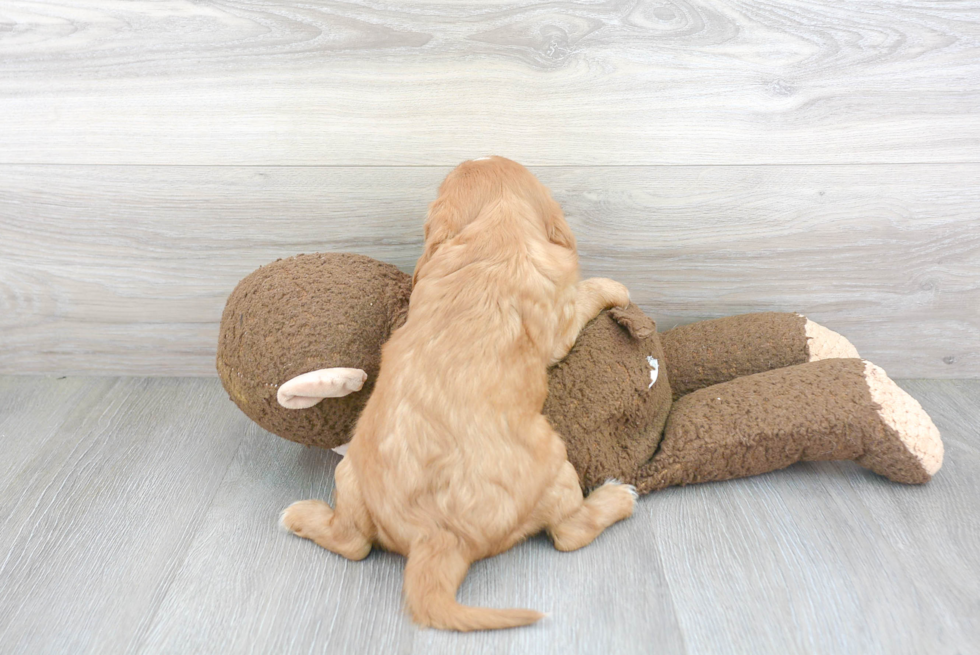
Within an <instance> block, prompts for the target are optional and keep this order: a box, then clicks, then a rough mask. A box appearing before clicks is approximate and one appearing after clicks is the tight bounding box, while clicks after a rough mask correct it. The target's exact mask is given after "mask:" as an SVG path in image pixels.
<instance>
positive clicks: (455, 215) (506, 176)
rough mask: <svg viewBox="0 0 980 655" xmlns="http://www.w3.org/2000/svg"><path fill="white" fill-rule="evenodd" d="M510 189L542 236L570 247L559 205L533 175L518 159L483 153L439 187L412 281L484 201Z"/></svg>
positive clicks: (570, 237)
mask: <svg viewBox="0 0 980 655" xmlns="http://www.w3.org/2000/svg"><path fill="white" fill-rule="evenodd" d="M505 193H513V194H515V195H517V196H518V197H520V198H521V199H522V200H524V201H526V202H527V203H528V204H529V205H530V206H531V208H532V209H533V211H534V214H535V217H534V218H535V220H537V221H539V223H540V227H541V230H542V233H543V235H544V236H545V238H546V239H547V240H548V241H550V242H551V243H555V244H558V245H560V246H562V247H564V248H569V249H574V248H575V237H574V236H573V235H572V231H571V229H570V228H569V227H568V223H566V222H565V215H564V213H562V210H561V206H560V205H559V204H558V203H557V202H555V200H554V199H553V198H552V197H551V193H550V192H549V191H548V189H547V187H545V186H544V185H543V184H541V182H539V181H538V178H536V177H534V175H532V174H531V171H529V170H527V169H526V168H524V167H523V166H521V165H520V164H518V163H517V162H515V161H511V160H510V159H506V158H504V157H484V158H481V159H473V160H470V161H465V162H463V163H462V164H460V165H459V166H457V167H456V168H455V169H453V171H452V172H451V173H449V175H447V176H446V179H445V180H443V182H442V185H441V186H440V187H439V195H438V197H437V198H436V199H435V201H434V202H433V203H432V204H431V205H429V213H428V215H427V216H426V219H425V249H424V251H423V253H422V256H421V257H420V258H419V261H418V263H416V265H415V276H414V277H413V279H412V281H413V283H414V282H415V281H416V280H417V279H418V276H419V273H420V271H421V270H422V267H423V266H424V265H425V263H426V262H428V261H429V259H431V258H432V255H433V254H434V253H435V252H436V250H438V248H439V246H441V245H442V244H443V243H445V242H446V241H449V240H450V239H452V238H453V237H455V236H456V235H458V234H459V233H460V232H462V230H463V228H465V227H466V226H467V225H469V224H470V223H471V222H473V221H474V220H475V219H476V217H477V216H479V214H480V212H481V211H482V210H483V208H484V207H485V206H487V205H488V204H489V203H491V202H493V201H494V200H497V199H499V198H501V197H502V196H503V195H504V194H505Z"/></svg>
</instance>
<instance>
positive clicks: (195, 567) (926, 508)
mask: <svg viewBox="0 0 980 655" xmlns="http://www.w3.org/2000/svg"><path fill="white" fill-rule="evenodd" d="M900 384H901V386H902V387H903V388H905V389H906V390H907V391H909V392H910V393H911V394H912V395H913V396H915V397H916V398H917V399H919V400H920V402H921V403H922V405H923V406H924V407H925V409H926V410H927V411H928V412H929V413H930V414H931V415H932V417H933V419H934V420H935V422H936V424H937V426H938V427H939V429H940V430H941V431H942V433H943V439H944V442H945V444H946V460H945V464H944V467H943V469H942V470H941V471H940V472H939V473H938V475H937V476H936V477H935V478H934V479H933V480H932V481H931V482H930V483H929V484H927V485H924V486H919V487H910V486H903V485H897V484H894V483H891V482H888V481H887V480H884V479H882V478H879V477H877V476H875V475H873V474H871V473H869V472H867V471H865V470H864V469H861V468H860V467H858V466H857V465H854V464H852V463H831V462H817V463H808V464H799V465H794V466H792V467H790V468H788V469H786V470H783V471H778V472H775V473H771V474H768V475H763V476H758V477H754V478H748V479H744V480H735V481H728V482H721V483H709V484H703V485H692V486H689V487H683V488H673V489H668V490H665V491H662V492H657V493H655V494H652V495H649V496H645V497H643V498H642V499H641V500H640V501H639V503H638V505H637V510H636V512H635V514H634V516H633V517H632V518H631V519H629V520H627V521H624V522H622V523H620V524H617V525H616V526H614V527H612V528H610V529H609V530H608V531H607V532H606V533H604V534H603V535H602V536H601V537H600V538H599V539H598V540H597V541H596V542H595V543H594V544H592V545H590V546H588V547H587V548H585V549H583V550H581V551H578V552H575V553H560V552H558V551H556V550H554V549H553V548H552V547H551V545H550V543H549V542H548V541H547V540H546V539H544V538H535V539H532V540H530V541H528V542H526V543H524V544H521V545H519V546H518V547H516V548H514V549H513V550H511V551H509V552H507V553H505V554H504V555H501V556H499V557H495V558H492V559H490V560H485V561H483V562H479V563H477V564H476V565H474V567H473V569H472V570H471V572H470V575H469V576H468V577H467V579H466V581H465V583H464V585H463V587H462V589H461V590H460V594H459V598H460V600H461V601H463V602H466V603H473V604H481V605H488V606H524V607H534V608H537V609H541V610H546V611H550V612H551V616H550V618H548V619H546V620H544V621H543V622H541V623H539V624H537V625H535V626H533V627H530V628H525V629H519V630H509V631H502V632H495V633H479V634H470V635H459V634H447V633H443V632H439V631H433V630H417V629H416V628H415V627H413V626H412V624H411V623H410V622H409V621H408V619H407V617H406V616H405V614H404V613H403V611H402V609H401V607H402V606H401V598H400V588H401V578H402V570H403V568H404V562H403V560H402V558H400V557H398V556H394V555H391V554H387V553H383V552H374V553H372V554H371V556H370V557H368V558H367V559H366V560H364V561H362V562H347V561H346V560H344V559H342V558H340V557H339V556H336V555H333V554H332V553H328V552H327V551H324V550H323V549H320V548H318V547H317V546H315V545H314V544H312V543H310V542H308V541H303V540H300V539H297V538H296V537H294V536H292V535H289V534H287V533H284V532H282V531H281V530H279V529H278V527H277V525H276V519H277V516H278V513H279V511H280V510H281V509H282V508H283V507H285V506H286V505H287V504H288V503H289V502H291V501H293V500H296V499H299V498H306V497H320V498H330V497H331V495H332V491H333V468H334V466H335V465H336V462H337V461H338V457H337V456H336V455H334V454H333V453H330V452H323V451H318V450H313V449H305V448H304V447H302V446H298V445H296V444H293V443H290V442H286V441H284V440H282V439H279V438H277V437H274V436H272V435H270V434H268V433H266V432H264V431H263V430H261V429H259V428H258V427H257V426H255V425H254V424H251V423H250V422H249V421H248V420H247V419H246V418H245V417H244V416H243V415H241V414H240V413H239V412H238V410H237V409H236V408H235V407H234V405H233V404H232V403H231V401H230V400H227V399H226V398H225V397H224V394H223V393H222V391H221V388H220V384H219V383H218V381H217V380H195V379H166V380H159V379H156V380H152V379H151V380H147V379H139V378H123V379H112V378H81V379H78V378H68V379H61V380H56V379H53V378H35V377H24V376H16V377H6V378H3V377H0V435H2V439H3V443H4V447H5V449H6V448H7V446H8V445H9V444H19V448H20V452H21V453H22V454H21V455H20V456H18V457H17V458H16V462H14V463H12V464H8V463H7V462H6V461H0V465H3V466H5V467H6V468H4V469H3V470H2V472H3V474H4V477H3V478H2V479H0V640H2V641H0V644H2V648H0V651H2V652H4V653H30V654H31V655H33V654H34V653H49V652H69V651H70V652H72V653H79V654H85V653H104V652H114V653H116V652H118V653H147V654H149V653H213V652H221V653H272V652H276V653H278V652H330V653H333V652H357V653H368V652H385V653H413V654H415V653H417V654H418V655H439V654H442V653H453V654H454V655H473V654H477V653H479V654H484V653H485V654H491V653H492V654H496V653H515V654H516V653H530V652H533V653H563V654H579V653H582V654H585V653H611V652H615V653H624V654H631V653H650V652H657V653H665V654H667V655H673V654H684V653H690V654H692V655H693V654H694V653H755V654H759V655H769V654H772V655H785V654H795V653H822V654H827V655H837V654H840V655H845V654H846V655H850V654H852V653H869V654H877V653H883V654H889V655H891V654H894V653H921V652H927V653H937V654H940V655H945V654H947V653H948V654H953V653H969V652H972V651H973V650H974V647H975V646H976V644H977V643H980V601H978V599H980V552H978V551H977V549H976V543H977V542H978V540H980V515H978V514H977V512H976V511H975V510H976V507H977V505H978V503H980V483H978V481H977V476H976V471H977V470H978V468H980V431H978V429H977V425H980V381H969V380H955V381H954V380H914V381H902V382H901V383H900ZM175 407H179V408H180V411H175Z"/></svg>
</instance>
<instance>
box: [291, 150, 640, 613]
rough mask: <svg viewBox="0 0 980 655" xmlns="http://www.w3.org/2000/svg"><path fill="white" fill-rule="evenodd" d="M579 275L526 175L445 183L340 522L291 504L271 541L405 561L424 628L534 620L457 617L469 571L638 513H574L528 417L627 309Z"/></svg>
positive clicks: (332, 513) (569, 545) (623, 492)
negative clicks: (541, 535) (553, 376)
mask: <svg viewBox="0 0 980 655" xmlns="http://www.w3.org/2000/svg"><path fill="white" fill-rule="evenodd" d="M578 275H579V272H578V255H577V253H576V250H575V238H574V237H573V236H572V233H571V231H570V230H569V227H568V224H567V223H566V222H565V218H564V216H563V214H562V211H561V208H560V207H559V206H558V203H557V202H555V201H554V200H553V199H552V198H551V195H550V194H549V192H548V190H547V189H546V188H545V187H544V186H543V185H542V184H541V183H540V182H539V181H538V180H537V179H536V178H535V177H534V176H533V175H531V173H530V172H529V171H528V170H527V169H525V168H524V167H523V166H521V165H519V164H517V163H515V162H512V161H510V160H508V159H504V158H502V157H492V158H488V159H485V160H475V161H468V162H464V163H463V164H461V165H460V166H459V167H457V168H456V169H455V170H454V171H452V172H451V173H450V174H449V176H448V177H447V178H446V180H445V181H444V182H443V184H442V186H441V187H440V189H439V197H438V198H437V199H436V201H435V202H433V203H432V205H431V206H430V207H429V215H428V218H427V219H426V223H425V251H424V253H423V255H422V257H421V259H419V262H418V265H417V266H416V268H415V287H414V289H413V291H412V297H411V302H410V305H409V311H408V319H407V321H406V322H405V325H404V326H402V327H401V328H400V329H399V330H397V331H396V332H395V333H394V334H393V335H392V336H391V339H390V340H389V341H388V342H387V343H386V344H385V345H384V348H383V349H382V357H381V370H380V372H379V373H378V379H377V382H376V385H375V388H374V392H373V393H372V394H371V398H370V399H369V400H368V403H367V405H366V406H365V408H364V412H363V413H362V415H361V417H360V420H359V421H358V423H357V427H356V428H355V430H354V436H353V438H352V440H351V442H350V448H349V449H348V451H347V455H346V457H345V458H344V459H343V461H342V462H340V464H339V465H338V466H337V472H336V485H337V488H336V508H335V509H331V508H330V506H329V505H327V504H326V503H324V502H322V501H318V500H307V501H302V502H298V503H294V504H293V505H291V506H289V507H288V508H287V509H286V510H285V512H283V515H282V523H283V525H284V526H285V527H286V528H287V529H289V530H291V531H292V532H294V533H296V534H297V535H299V536H301V537H305V538H307V539H312V540H313V541H315V542H316V543H318V544H320V545H321V546H323V547H324V548H327V549H329V550H332V551H334V552H335V553H339V554H341V555H343V556H344V557H347V558H350V559H353V560H359V559H362V558H364V557H366V556H367V554H368V552H370V550H371V545H372V543H377V544H379V545H381V546H382V547H383V548H386V549H388V550H392V551H395V552H398V553H401V554H403V555H405V556H406V557H408V562H407V564H406V566H405V582H404V593H405V598H406V600H407V603H408V607H409V609H410V610H411V613H412V615H413V617H414V618H415V620H416V621H417V622H419V623H421V624H423V625H429V626H434V627H437V628H444V629H453V630H483V629H491V628H509V627H515V626H520V625H527V624H529V623H533V622H534V621H537V620H538V619H539V618H541V616H542V614H540V613H538V612H535V611H532V610H524V609H483V608H475V607H466V606H463V605H460V604H458V603H457V602H456V590H457V589H458V588H459V585H460V584H461V583H462V581H463V578H464V577H465V576H466V572H467V570H468V568H469V566H470V563H471V562H474V561H476V560H478V559H482V558H484V557H490V556H491V555H496V554H497V553H500V552H503V551H505V550H507V549H508V548H510V547H511V546H513V545H514V544H515V543H517V542H518V541H520V540H522V539H524V538H525V537H527V536H529V535H533V534H535V533H537V532H539V531H541V530H542V529H545V530H547V531H548V532H549V534H550V535H551V537H552V539H553V540H554V544H555V547H556V548H558V549H559V550H574V549H576V548H581V547H582V546H585V545H587V544H588V543H590V542H591V541H592V540H593V539H595V538H596V536H598V534H599V533H600V532H602V531H603V530H604V529H605V528H606V527H607V526H609V525H611V524H612V523H614V522H616V521H618V520H620V519H623V518H626V517H627V516H629V515H630V514H632V512H633V503H634V500H635V492H634V491H633V489H632V488H631V487H629V486H627V485H622V484H619V483H617V482H610V483H607V484H606V485H604V486H602V487H600V488H599V489H597V490H595V491H594V492H592V493H591V494H590V495H589V497H588V498H585V499H583V497H582V490H581V489H580V488H579V483H578V476H577V475H576V473H575V470H574V469H573V468H572V465H571V464H570V463H569V462H568V459H567V457H566V453H565V445H564V443H563V442H562V440H561V437H559V436H558V434H557V433H555V431H554V430H553V429H552V427H551V425H550V424H549V423H548V421H547V419H545V417H544V416H543V415H542V414H541V409H542V407H543V405H544V400H545V396H546V394H547V392H548V388H547V368H548V366H549V364H553V363H555V362H557V361H559V360H561V359H562V358H563V357H564V356H565V355H566V354H568V351H569V349H570V348H571V347H572V344H574V343H575V339H576V337H577V335H578V333H579V331H580V330H581V329H582V327H583V326H584V325H585V324H586V323H587V322H588V321H589V320H591V319H592V318H593V317H595V316H596V315H597V314H598V313H599V312H600V311H601V310H602V309H604V308H607V307H612V306H614V305H622V306H625V305H627V304H628V303H629V293H628V292H627V290H626V288H625V287H624V286H623V285H622V284H619V283H618V282H613V281H612V280H607V279H601V278H593V279H590V280H585V281H584V282H579V279H578Z"/></svg>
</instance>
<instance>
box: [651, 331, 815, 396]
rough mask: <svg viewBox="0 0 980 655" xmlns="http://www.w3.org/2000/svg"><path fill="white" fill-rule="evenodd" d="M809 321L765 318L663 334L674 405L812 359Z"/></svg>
mask: <svg viewBox="0 0 980 655" xmlns="http://www.w3.org/2000/svg"><path fill="white" fill-rule="evenodd" d="M805 326H806V318H805V317H803V316H800V315H799V314H783V313H777V312H764V313H760V314H742V315H740V316H727V317H725V318H717V319H713V320H710V321H700V322H698V323H691V324H690V325H682V326H680V327H676V328H674V329H673V330H668V331H667V332H664V333H663V334H661V335H660V336H661V339H662V340H663V344H664V355H665V357H666V359H667V369H668V371H669V373H670V386H671V389H673V391H674V400H677V399H678V398H680V397H681V396H684V395H686V394H689V393H691V392H692V391H696V390H698V389H701V388H703V387H707V386H710V385H712V384H718V383H720V382H728V381H729V380H734V379H735V378H738V377H742V376H744V375H752V374H754V373H761V372H763V371H768V370H771V369H774V368H782V367H784V366H792V365H794V364H802V363H803V362H806V361H807V359H808V354H807V341H806V329H805Z"/></svg>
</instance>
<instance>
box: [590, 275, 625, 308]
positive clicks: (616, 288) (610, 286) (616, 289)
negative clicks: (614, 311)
mask: <svg viewBox="0 0 980 655" xmlns="http://www.w3.org/2000/svg"><path fill="white" fill-rule="evenodd" d="M598 280H600V281H601V282H602V298H603V300H605V306H606V309H608V308H610V307H629V304H630V291H629V289H627V288H626V285H625V284H623V283H622V282H617V281H616V280H610V279H609V278H598Z"/></svg>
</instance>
